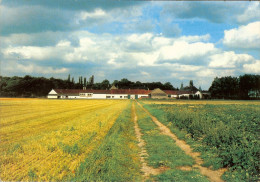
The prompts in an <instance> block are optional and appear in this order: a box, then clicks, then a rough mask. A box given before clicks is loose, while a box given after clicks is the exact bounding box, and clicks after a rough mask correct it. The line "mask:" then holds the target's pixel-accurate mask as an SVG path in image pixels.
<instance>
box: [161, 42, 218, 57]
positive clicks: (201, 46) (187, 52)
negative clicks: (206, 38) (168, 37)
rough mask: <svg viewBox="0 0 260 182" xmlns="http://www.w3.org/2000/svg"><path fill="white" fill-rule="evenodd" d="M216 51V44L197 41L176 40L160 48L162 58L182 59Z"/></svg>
mask: <svg viewBox="0 0 260 182" xmlns="http://www.w3.org/2000/svg"><path fill="white" fill-rule="evenodd" d="M214 51H216V49H215V47H214V44H212V43H203V42H196V43H191V44H189V43H188V42H185V41H175V42H174V43H173V45H171V46H164V47H161V49H160V59H162V60H180V59H183V58H194V57H196V56H204V55H207V54H209V53H210V52H214Z"/></svg>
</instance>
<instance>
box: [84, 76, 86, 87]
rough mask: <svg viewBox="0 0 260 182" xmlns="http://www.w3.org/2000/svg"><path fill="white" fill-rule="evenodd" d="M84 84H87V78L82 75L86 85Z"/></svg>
mask: <svg viewBox="0 0 260 182" xmlns="http://www.w3.org/2000/svg"><path fill="white" fill-rule="evenodd" d="M86 86H87V78H86V77H84V87H86Z"/></svg>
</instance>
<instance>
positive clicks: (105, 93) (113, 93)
mask: <svg viewBox="0 0 260 182" xmlns="http://www.w3.org/2000/svg"><path fill="white" fill-rule="evenodd" d="M150 92H151V91H149V90H144V89H113V90H89V89H88V90H87V89H86V90H81V89H52V90H51V91H50V92H49V94H48V98H49V99H66V98H67V99H139V98H141V97H148V94H149V93H150Z"/></svg>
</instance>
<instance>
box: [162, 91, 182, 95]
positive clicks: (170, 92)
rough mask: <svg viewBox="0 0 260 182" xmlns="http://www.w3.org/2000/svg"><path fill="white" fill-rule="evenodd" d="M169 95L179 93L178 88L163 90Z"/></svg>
mask: <svg viewBox="0 0 260 182" xmlns="http://www.w3.org/2000/svg"><path fill="white" fill-rule="evenodd" d="M163 91H164V92H165V93H166V94H168V95H178V92H179V91H178V90H163Z"/></svg>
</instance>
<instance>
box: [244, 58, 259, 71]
mask: <svg viewBox="0 0 260 182" xmlns="http://www.w3.org/2000/svg"><path fill="white" fill-rule="evenodd" d="M243 68H244V72H245V73H256V74H260V60H256V61H255V62H254V63H252V64H244V65H243Z"/></svg>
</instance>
